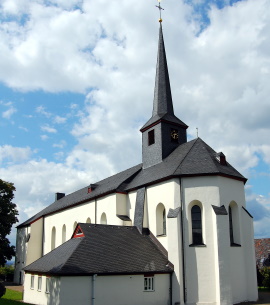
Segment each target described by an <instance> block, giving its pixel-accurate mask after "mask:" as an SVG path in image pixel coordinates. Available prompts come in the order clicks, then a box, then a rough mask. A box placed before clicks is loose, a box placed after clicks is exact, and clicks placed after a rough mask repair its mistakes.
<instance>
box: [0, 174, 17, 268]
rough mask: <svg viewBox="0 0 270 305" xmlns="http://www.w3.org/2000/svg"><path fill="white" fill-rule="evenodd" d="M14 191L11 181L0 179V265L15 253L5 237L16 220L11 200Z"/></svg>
mask: <svg viewBox="0 0 270 305" xmlns="http://www.w3.org/2000/svg"><path fill="white" fill-rule="evenodd" d="M15 191H16V189H15V187H14V185H13V183H10V182H6V181H3V180H1V179H0V266H4V265H5V263H6V262H7V261H8V260H10V259H11V258H12V256H14V255H15V247H14V246H11V245H10V242H9V240H8V239H7V235H9V234H10V232H11V228H12V225H13V224H14V223H16V222H17V221H18V219H17V215H18V211H17V208H16V204H15V203H13V202H12V200H13V198H14V192H15Z"/></svg>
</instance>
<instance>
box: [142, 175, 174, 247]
mask: <svg viewBox="0 0 270 305" xmlns="http://www.w3.org/2000/svg"><path fill="white" fill-rule="evenodd" d="M176 181H177V179H171V180H168V181H165V182H161V183H157V184H155V185H153V186H149V187H147V190H146V201H147V212H148V224H149V229H150V231H151V232H152V233H153V234H154V235H155V236H157V235H158V234H159V233H160V232H157V227H158V226H157V220H159V221H161V220H160V219H157V213H156V212H157V207H158V205H159V204H160V203H162V205H163V206H164V207H165V216H166V218H165V220H166V227H167V228H166V229H167V230H168V226H167V224H168V219H167V215H168V211H169V209H170V208H171V209H174V208H175V205H177V203H175V184H177V182H176ZM178 204H179V201H178ZM159 225H160V224H159ZM168 235H169V232H168V231H167V232H166V234H165V235H161V236H157V239H158V240H159V242H160V243H161V244H162V245H163V247H164V248H165V249H168Z"/></svg>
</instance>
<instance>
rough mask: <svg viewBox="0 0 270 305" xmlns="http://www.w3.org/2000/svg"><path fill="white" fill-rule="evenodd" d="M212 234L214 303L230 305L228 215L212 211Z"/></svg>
mask: <svg viewBox="0 0 270 305" xmlns="http://www.w3.org/2000/svg"><path fill="white" fill-rule="evenodd" d="M212 216H213V232H214V249H215V251H214V255H215V262H214V266H215V271H216V279H217V280H216V302H217V304H220V305H231V304H232V291H231V281H230V268H229V266H230V253H229V251H228V250H229V247H230V240H229V234H228V232H229V224H228V215H216V213H215V212H214V210H213V211H212Z"/></svg>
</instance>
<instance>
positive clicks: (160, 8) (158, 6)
mask: <svg viewBox="0 0 270 305" xmlns="http://www.w3.org/2000/svg"><path fill="white" fill-rule="evenodd" d="M160 1H161V0H158V5H156V7H157V8H158V9H159V22H162V18H161V10H163V11H164V8H162V7H161V6H160Z"/></svg>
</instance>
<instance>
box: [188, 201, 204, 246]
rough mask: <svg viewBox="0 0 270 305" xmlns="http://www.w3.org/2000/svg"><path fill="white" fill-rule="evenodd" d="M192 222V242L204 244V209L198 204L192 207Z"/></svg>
mask: <svg viewBox="0 0 270 305" xmlns="http://www.w3.org/2000/svg"><path fill="white" fill-rule="evenodd" d="M191 222H192V244H193V245H202V244H203V236H202V211H201V208H200V207H199V206H198V205H194V206H193V207H192V208H191Z"/></svg>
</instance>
